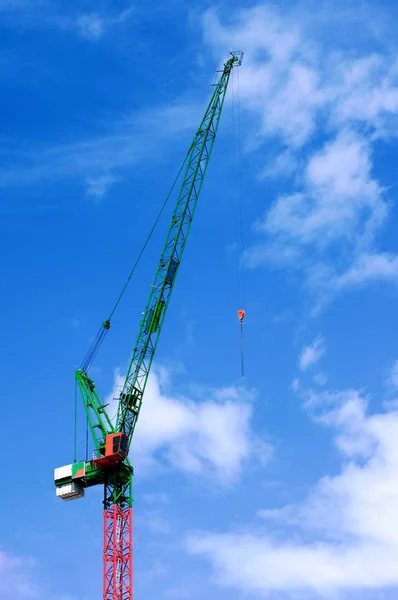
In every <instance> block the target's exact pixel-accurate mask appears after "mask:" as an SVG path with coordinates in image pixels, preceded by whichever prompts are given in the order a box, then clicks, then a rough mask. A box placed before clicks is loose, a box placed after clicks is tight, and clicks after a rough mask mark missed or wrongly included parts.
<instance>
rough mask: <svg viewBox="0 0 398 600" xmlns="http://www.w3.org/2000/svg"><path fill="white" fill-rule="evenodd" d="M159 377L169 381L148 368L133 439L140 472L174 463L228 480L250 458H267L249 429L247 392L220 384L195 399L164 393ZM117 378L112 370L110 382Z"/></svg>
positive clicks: (267, 448)
mask: <svg viewBox="0 0 398 600" xmlns="http://www.w3.org/2000/svg"><path fill="white" fill-rule="evenodd" d="M162 371H164V369H163V370H162ZM161 379H163V381H165V382H166V383H167V385H168V386H169V385H170V373H169V372H167V377H166V378H165V377H164V373H163V375H162V373H160V375H159V373H158V372H154V371H152V373H151V375H150V377H149V380H148V384H147V387H146V391H145V399H144V402H143V405H142V409H141V413H140V417H139V426H137V429H136V431H135V434H134V439H133V442H132V447H131V451H132V455H133V456H134V464H135V465H136V469H139V470H140V472H142V473H144V472H150V471H151V467H152V468H162V467H163V468H164V467H166V468H167V467H173V468H175V469H178V470H180V471H183V472H186V473H189V474H194V475H198V476H201V477H211V478H212V480H213V481H214V480H217V481H218V482H219V483H221V484H230V483H233V482H235V481H236V480H237V478H238V477H239V475H240V474H241V470H242V468H243V465H244V464H245V463H246V461H248V460H249V459H252V458H258V459H259V460H261V461H265V460H268V459H269V458H270V455H271V448H270V446H269V445H268V444H266V443H265V442H263V441H261V440H259V439H257V438H256V436H255V435H254V433H253V431H252V429H251V418H252V405H251V403H250V401H251V399H252V392H249V391H246V390H244V389H237V388H235V387H225V388H220V389H219V390H217V389H216V390H209V391H207V392H206V393H205V394H204V395H205V397H204V398H203V400H202V401H200V402H197V401H193V400H191V399H189V398H185V397H173V396H171V395H168V394H166V393H165V392H164V391H163V389H162V384H161ZM122 383H123V377H121V376H120V375H117V377H116V384H115V387H116V388H117V387H120V386H121V385H122ZM114 395H115V394H114V393H113V394H112V397H114Z"/></svg>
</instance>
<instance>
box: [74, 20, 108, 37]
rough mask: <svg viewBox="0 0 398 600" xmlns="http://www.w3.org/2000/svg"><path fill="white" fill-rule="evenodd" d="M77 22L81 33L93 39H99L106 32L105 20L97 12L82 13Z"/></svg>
mask: <svg viewBox="0 0 398 600" xmlns="http://www.w3.org/2000/svg"><path fill="white" fill-rule="evenodd" d="M76 24H77V27H78V29H79V32H80V34H81V35H82V36H83V37H86V38H88V39H89V40H92V41H97V40H99V39H100V38H101V37H102V34H103V32H104V24H103V21H102V19H101V18H100V17H99V16H98V15H96V14H89V15H80V16H79V17H78V19H77V22H76Z"/></svg>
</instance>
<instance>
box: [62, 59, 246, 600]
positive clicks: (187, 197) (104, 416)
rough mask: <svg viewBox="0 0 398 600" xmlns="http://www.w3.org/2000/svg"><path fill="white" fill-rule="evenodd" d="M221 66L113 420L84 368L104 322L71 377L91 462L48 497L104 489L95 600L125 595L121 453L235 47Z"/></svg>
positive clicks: (126, 519) (127, 566)
mask: <svg viewBox="0 0 398 600" xmlns="http://www.w3.org/2000/svg"><path fill="white" fill-rule="evenodd" d="M230 54H231V58H229V59H228V60H227V61H226V62H225V64H224V67H223V69H222V70H221V71H219V73H220V76H219V78H218V81H217V83H216V84H215V86H214V91H213V94H212V96H211V99H210V102H209V104H208V106H207V109H206V112H205V114H204V117H203V119H202V121H201V123H200V125H199V128H198V129H197V131H196V134H195V137H194V139H193V141H192V143H191V145H190V147H189V149H188V153H187V156H186V159H185V161H184V165H183V166H184V167H185V170H184V171H183V179H182V183H181V187H180V189H179V192H178V195H177V200H176V204H175V208H174V211H173V214H172V218H171V223H170V226H169V230H168V233H167V237H166V242H165V245H164V247H163V251H162V253H161V257H160V260H159V264H158V267H157V271H156V275H155V280H154V283H153V285H152V287H151V291H150V294H149V299H148V302H147V306H146V309H145V312H144V313H143V318H142V320H141V323H140V326H139V331H138V336H137V338H136V342H135V345H134V349H133V353H132V358H131V360H130V364H129V367H128V371H127V375H126V378H125V381H124V385H123V388H122V390H121V392H120V394H119V396H118V399H117V401H118V405H117V415H116V419H114V420H111V418H110V416H109V414H108V412H107V410H106V406H105V405H104V404H103V402H102V401H101V399H100V397H99V395H98V393H97V389H96V387H95V384H94V381H93V379H92V378H91V377H89V375H88V371H89V367H90V365H91V363H92V361H93V359H94V357H95V355H96V353H97V351H98V348H99V345H100V344H101V343H102V341H103V339H104V337H105V335H106V333H107V331H108V330H109V328H110V320H107V321H105V322H104V323H103V324H102V326H101V329H100V332H99V334H98V336H97V338H96V339H95V341H94V343H93V345H92V347H91V348H90V350H89V352H88V354H87V356H86V358H85V360H84V361H83V364H82V365H81V367H80V368H79V369H78V370H77V371H76V374H75V377H76V381H77V384H78V386H79V388H80V392H81V396H82V399H83V404H84V408H85V412H86V415H87V420H88V424H89V427H90V430H91V435H92V439H93V444H94V452H93V457H92V459H91V460H88V461H87V460H83V461H80V462H77V461H75V462H74V463H72V464H69V465H66V466H63V467H58V468H56V469H55V471H54V481H55V486H56V495H57V496H58V497H59V498H61V499H62V500H74V499H78V498H82V497H84V493H85V489H86V488H89V487H93V486H97V485H102V486H103V488H104V500H103V505H104V549H103V600H132V598H133V577H132V557H133V533H132V504H133V499H132V478H133V467H132V465H131V462H130V460H129V458H128V454H129V449H130V444H131V440H132V437H133V434H134V429H135V426H136V423H137V419H138V416H139V413H140V409H141V405H142V400H143V396H144V391H145V386H146V383H147V381H148V376H149V372H150V369H151V364H152V361H153V357H154V355H155V351H156V347H157V344H158V341H159V336H160V333H161V330H162V325H163V322H164V319H165V316H166V312H167V308H168V305H169V301H170V297H171V293H172V291H173V287H174V283H175V280H176V276H177V272H178V269H179V266H180V264H181V260H182V255H183V252H184V248H185V245H186V242H187V238H188V234H189V231H190V227H191V223H192V219H193V216H194V213H195V209H196V205H197V201H198V198H199V195H200V192H201V188H202V184H203V180H204V177H205V174H206V169H207V166H208V163H209V159H210V155H211V151H212V148H213V144H214V140H215V137H216V133H217V129H218V125H219V122H220V117H221V112H222V109H223V105H224V100H225V95H226V92H227V87H228V82H229V79H230V75H231V71H232V69H233V68H234V67H237V66H240V65H241V63H242V58H243V53H242V52H231V53H230Z"/></svg>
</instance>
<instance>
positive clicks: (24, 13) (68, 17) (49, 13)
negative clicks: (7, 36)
mask: <svg viewBox="0 0 398 600" xmlns="http://www.w3.org/2000/svg"><path fill="white" fill-rule="evenodd" d="M0 13H2V16H3V22H4V23H6V24H7V25H8V26H13V27H15V28H17V29H18V28H24V29H56V30H59V31H61V32H65V33H72V34H76V35H79V36H81V37H82V38H85V39H87V40H88V41H91V42H97V41H98V40H100V39H101V38H103V37H104V36H106V35H107V34H108V33H110V32H111V31H112V30H114V29H115V28H116V27H117V26H121V25H123V24H124V23H126V22H127V21H128V20H129V19H130V18H131V17H132V16H133V15H134V7H133V6H132V5H129V6H127V7H126V8H125V9H123V10H120V11H114V10H106V9H102V10H99V9H98V8H97V10H95V11H92V12H79V11H75V10H71V9H70V7H68V6H66V7H65V8H63V6H62V4H61V3H55V2H49V1H48V0H31V1H27V0H1V2H0Z"/></svg>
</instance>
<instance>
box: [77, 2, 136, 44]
mask: <svg viewBox="0 0 398 600" xmlns="http://www.w3.org/2000/svg"><path fill="white" fill-rule="evenodd" d="M133 12H134V9H133V7H130V8H127V9H125V10H123V11H121V12H119V13H117V14H116V15H113V16H112V15H110V14H103V15H99V14H97V13H87V14H81V15H79V16H78V18H77V20H76V26H77V30H78V32H79V33H80V35H81V36H82V37H84V38H87V39H88V40H90V41H94V42H96V41H98V40H99V39H101V38H102V37H103V35H104V34H105V32H106V31H107V30H109V29H110V28H112V27H114V26H115V25H120V24H122V23H125V22H126V21H127V20H128V19H129V18H130V17H131V15H132V14H133Z"/></svg>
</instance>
